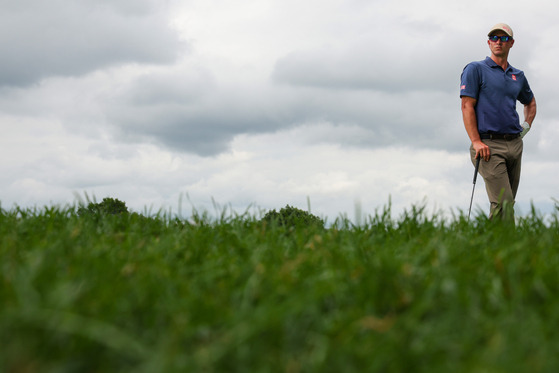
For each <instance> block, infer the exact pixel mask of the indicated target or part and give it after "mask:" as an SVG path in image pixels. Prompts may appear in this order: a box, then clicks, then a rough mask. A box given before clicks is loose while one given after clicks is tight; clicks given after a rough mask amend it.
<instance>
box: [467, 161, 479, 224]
mask: <svg viewBox="0 0 559 373" xmlns="http://www.w3.org/2000/svg"><path fill="white" fill-rule="evenodd" d="M480 160H481V155H479V156H478V157H477V160H476V170H475V171H474V186H473V188H472V198H471V199H470V209H469V210H468V220H470V214H471V212H472V202H474V191H475V190H476V180H477V171H478V170H479V161H480Z"/></svg>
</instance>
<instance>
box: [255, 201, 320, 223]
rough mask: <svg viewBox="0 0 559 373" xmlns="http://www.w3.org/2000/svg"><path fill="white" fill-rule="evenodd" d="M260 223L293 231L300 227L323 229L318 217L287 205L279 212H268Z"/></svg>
mask: <svg viewBox="0 0 559 373" xmlns="http://www.w3.org/2000/svg"><path fill="white" fill-rule="evenodd" d="M262 221H265V222H267V223H275V224H278V225H279V226H282V227H285V228H293V229H295V228H301V227H316V228H324V221H323V220H322V219H321V218H319V217H318V216H315V215H313V214H311V213H310V212H307V211H303V210H301V209H298V208H296V207H292V206H289V205H287V206H285V207H284V208H282V209H281V210H280V211H279V212H277V211H276V210H270V211H268V212H267V213H266V215H264V218H262Z"/></svg>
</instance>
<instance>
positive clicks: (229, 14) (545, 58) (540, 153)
mask: <svg viewBox="0 0 559 373" xmlns="http://www.w3.org/2000/svg"><path fill="white" fill-rule="evenodd" d="M558 13H559V3H557V2H553V1H551V0H549V1H543V0H534V1H531V2H526V1H519V0H512V1H508V2H507V3H506V6H505V5H504V3H502V2H487V1H479V0H473V1H469V2H449V1H442V0H424V1H415V0H401V1H387V0H368V1H365V0H329V1H327V2H325V1H323V0H281V1H280V0H236V1H230V0H185V1H179V0H166V1H162V0H110V1H109V0H52V1H49V2H45V1H42V0H18V1H14V0H0V56H1V57H0V131H1V134H2V135H1V136H0V159H1V161H0V206H1V207H2V208H3V209H11V208H14V207H15V206H19V207H24V208H35V207H37V208H42V207H44V206H53V205H55V206H67V205H73V204H76V203H79V202H80V201H81V202H84V201H85V202H87V201H88V200H95V201H98V202H100V201H101V200H102V199H103V198H105V197H110V198H117V199H119V200H121V201H124V202H125V203H126V205H127V207H128V208H129V210H131V211H136V212H140V213H141V212H146V213H152V212H157V211H166V212H170V213H172V214H178V215H179V216H185V217H186V216H188V215H189V213H190V212H191V211H192V209H196V210H197V211H208V212H220V211H223V210H227V211H234V212H236V213H244V212H246V211H251V212H252V213H259V214H261V213H263V212H265V211H267V210H270V209H276V210H279V209H281V208H282V207H285V206H286V205H290V206H294V207H297V208H301V209H303V210H308V209H309V207H310V209H311V212H312V213H313V214H315V215H317V216H320V217H322V218H325V219H326V220H327V221H333V220H334V219H336V218H337V217H340V216H347V217H349V218H350V219H355V220H359V219H361V218H362V217H363V216H365V217H366V216H370V215H374V214H375V213H376V212H377V211H382V209H384V208H386V207H387V206H389V205H390V206H391V209H392V213H393V215H395V216H398V215H400V214H402V213H403V212H404V211H406V210H410V209H411V208H412V206H425V207H426V211H429V212H432V213H442V214H453V213H459V212H460V211H466V212H467V210H468V207H469V203H470V197H471V195H472V188H473V184H472V180H473V171H474V169H473V166H472V164H471V161H470V160H469V150H468V149H469V146H470V141H469V139H468V137H467V134H466V131H465V129H464V125H463V122H462V114H461V111H460V98H459V84H460V74H461V72H462V69H463V68H464V66H465V65H466V64H467V63H469V62H471V61H477V60H483V59H484V58H485V57H486V56H488V55H489V49H488V46H487V37H486V36H487V32H488V31H489V29H490V28H491V27H492V26H493V25H494V24H495V23H498V22H505V23H508V24H509V25H510V26H511V27H512V28H513V30H514V32H515V40H516V41H515V44H514V47H513V48H512V50H511V54H510V56H509V62H510V63H511V64H512V65H513V66H515V67H517V68H519V69H521V70H524V72H525V73H526V76H527V78H528V80H529V83H530V85H531V87H532V90H533V91H534V94H535V97H536V100H537V104H538V113H537V117H536V120H535V121H534V124H533V128H532V130H531V131H530V132H529V133H528V134H527V135H526V137H525V138H524V158H523V169H522V178H521V183H520V188H519V191H518V195H517V198H516V206H517V212H518V213H519V214H528V213H529V212H530V209H531V206H532V205H533V206H534V207H536V209H537V210H538V211H540V212H541V213H542V214H548V213H551V212H553V211H554V210H555V200H554V199H555V198H558V199H559V193H558V191H557V188H556V185H558V184H559V157H558V156H559V147H558V146H556V144H555V140H556V139H557V138H558V135H559V127H558V126H557V124H558V119H557V118H558V114H559V113H558V111H559V106H558V105H557V104H556V103H555V101H556V98H557V97H556V96H557V94H556V87H558V86H559V75H558V74H556V72H555V70H556V69H555V65H556V63H555V62H556V61H557V60H559V46H558V44H557V43H556V42H555V41H554V40H553V39H554V38H555V35H556V34H558V31H559V24H558V23H557V21H556V14H558ZM517 109H518V111H519V114H520V118H521V119H522V118H523V114H522V110H523V108H522V105H521V104H520V103H518V108H517ZM488 208H489V202H488V200H487V195H486V193H485V186H484V183H483V179H482V178H481V177H480V178H478V181H477V184H476V187H475V194H474V212H475V213H480V212H484V213H487V212H488Z"/></svg>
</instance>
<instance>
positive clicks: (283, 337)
mask: <svg viewBox="0 0 559 373" xmlns="http://www.w3.org/2000/svg"><path fill="white" fill-rule="evenodd" d="M558 228H559V219H558V218H557V216H551V217H545V218H544V217H542V216H538V214H537V213H536V212H534V211H532V214H531V215H530V216H528V217H524V218H521V219H519V221H518V222H517V225H516V228H512V227H510V226H506V225H502V224H496V223H492V222H490V221H488V220H487V219H486V218H485V217H483V216H481V215H480V216H478V217H476V218H475V219H473V220H472V221H471V222H468V221H467V219H466V218H465V217H464V216H463V214H460V215H457V216H455V217H454V218H453V219H451V220H448V219H447V220H444V219H442V218H440V217H438V216H437V215H434V216H427V215H426V214H425V212H424V209H422V208H417V207H412V209H410V210H409V211H406V213H404V214H403V215H402V216H400V217H398V218H392V217H391V216H390V211H389V210H383V211H382V212H380V213H377V214H376V215H375V216H371V217H369V218H368V219H367V221H365V222H364V223H363V224H361V225H360V226H354V225H352V224H351V222H349V221H347V220H346V219H338V220H337V221H336V222H334V224H333V225H332V226H331V227H330V228H328V229H320V228H307V229H304V228H298V229H287V228H283V227H281V226H277V225H274V224H264V223H262V222H260V221H259V220H258V219H257V218H256V217H253V216H249V215H248V214H245V215H242V216H226V214H222V215H221V216H220V217H219V218H217V219H212V218H209V217H208V216H207V215H204V214H198V213H196V212H194V214H193V216H192V218H191V219H189V220H188V221H180V220H178V219H174V218H169V217H166V216H158V217H155V218H146V217H143V216H141V215H137V214H129V215H116V216H112V215H107V216H101V217H80V216H78V215H77V214H76V213H75V209H74V208H58V207H45V208H44V209H40V210H37V209H35V210H22V209H19V208H15V209H13V210H2V209H0V338H1V340H2V348H1V349H0V370H1V371H5V372H130V371H134V372H186V371H188V372H289V373H296V372H507V373H509V372H553V371H557V369H558V368H559V332H558V331H559V297H557V295H558V294H559V271H558V268H559V256H558V255H557V253H558V248H559V241H558V238H559V230H558Z"/></svg>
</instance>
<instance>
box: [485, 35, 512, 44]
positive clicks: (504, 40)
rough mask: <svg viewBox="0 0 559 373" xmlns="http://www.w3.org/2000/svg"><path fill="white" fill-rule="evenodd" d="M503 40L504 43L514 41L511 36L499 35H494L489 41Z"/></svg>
mask: <svg viewBox="0 0 559 373" xmlns="http://www.w3.org/2000/svg"><path fill="white" fill-rule="evenodd" d="M499 39H500V40H501V41H502V42H503V43H506V42H507V41H509V40H510V39H512V38H511V37H510V36H497V35H493V36H490V37H489V40H491V41H493V42H495V43H496V42H497V41H498V40H499Z"/></svg>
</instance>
